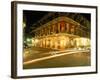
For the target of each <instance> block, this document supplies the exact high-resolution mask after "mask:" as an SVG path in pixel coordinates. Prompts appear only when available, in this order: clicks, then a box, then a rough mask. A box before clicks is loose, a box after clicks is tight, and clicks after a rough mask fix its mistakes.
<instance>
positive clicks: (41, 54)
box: [23, 48, 91, 69]
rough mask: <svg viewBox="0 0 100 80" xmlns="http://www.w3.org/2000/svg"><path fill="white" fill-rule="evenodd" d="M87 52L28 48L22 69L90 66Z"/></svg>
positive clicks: (88, 52)
mask: <svg viewBox="0 0 100 80" xmlns="http://www.w3.org/2000/svg"><path fill="white" fill-rule="evenodd" d="M90 63H91V61H90V51H89V50H80V51H78V50H64V51H58V50H53V49H43V48H30V49H26V50H25V51H24V57H23V68H24V69H34V68H55V67H76V66H90V65H91V64H90Z"/></svg>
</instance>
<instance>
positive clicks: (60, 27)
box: [32, 16, 90, 50]
mask: <svg viewBox="0 0 100 80" xmlns="http://www.w3.org/2000/svg"><path fill="white" fill-rule="evenodd" d="M32 32H33V33H34V34H35V36H34V37H33V41H32V44H33V46H35V47H43V48H52V49H58V50H64V49H70V48H82V47H90V32H89V31H87V30H86V27H85V26H82V25H81V24H79V23H78V22H76V21H74V20H72V19H70V18H68V17H65V16H60V17H58V18H55V19H53V20H51V21H49V22H48V23H46V24H44V25H42V26H40V27H39V28H36V29H35V30H33V31H32Z"/></svg>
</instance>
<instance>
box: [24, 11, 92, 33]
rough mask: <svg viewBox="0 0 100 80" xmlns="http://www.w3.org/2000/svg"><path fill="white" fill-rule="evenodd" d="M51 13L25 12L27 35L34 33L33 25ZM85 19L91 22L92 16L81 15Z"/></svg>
mask: <svg viewBox="0 0 100 80" xmlns="http://www.w3.org/2000/svg"><path fill="white" fill-rule="evenodd" d="M48 13H49V12H47V11H29V10H24V11H23V17H24V18H25V20H24V21H25V22H26V28H25V33H26V34H29V33H30V31H32V28H31V27H32V25H33V24H35V23H37V22H38V21H39V20H40V19H41V18H43V17H44V16H45V15H47V14H48ZM81 15H82V16H83V17H85V18H86V19H87V20H89V21H90V14H87V13H86V14H85V13H81Z"/></svg>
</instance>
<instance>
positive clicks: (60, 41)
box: [32, 33, 90, 50]
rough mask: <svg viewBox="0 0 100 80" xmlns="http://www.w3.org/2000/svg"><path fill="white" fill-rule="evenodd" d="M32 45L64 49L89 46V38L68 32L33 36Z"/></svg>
mask: <svg viewBox="0 0 100 80" xmlns="http://www.w3.org/2000/svg"><path fill="white" fill-rule="evenodd" d="M32 44H33V46H35V47H43V48H52V49H58V50H65V49H69V48H89V47H90V39H89V38H84V37H79V36H76V35H72V34H71V35H70V34H63V33H61V34H52V35H48V36H43V37H38V38H33V41H32Z"/></svg>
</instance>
